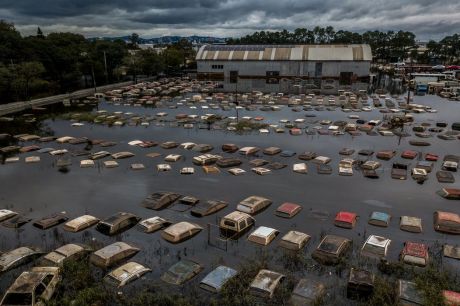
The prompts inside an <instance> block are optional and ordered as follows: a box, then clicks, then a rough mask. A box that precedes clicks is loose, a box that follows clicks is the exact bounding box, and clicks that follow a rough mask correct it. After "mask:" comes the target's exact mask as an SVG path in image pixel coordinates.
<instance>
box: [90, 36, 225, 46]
mask: <svg viewBox="0 0 460 306" xmlns="http://www.w3.org/2000/svg"><path fill="white" fill-rule="evenodd" d="M129 39H130V36H119V37H91V38H88V40H90V41H94V40H110V41H114V40H123V41H126V42H129ZM181 39H186V40H188V41H189V42H191V43H197V44H204V43H210V44H215V43H225V41H226V40H227V38H221V37H212V36H197V35H193V36H162V37H152V38H142V37H139V43H140V44H155V45H157V44H158V45H169V44H173V43H176V42H178V41H179V40H181Z"/></svg>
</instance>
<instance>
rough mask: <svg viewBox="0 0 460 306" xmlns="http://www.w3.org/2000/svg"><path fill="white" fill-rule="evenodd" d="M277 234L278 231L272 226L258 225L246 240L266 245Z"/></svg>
mask: <svg viewBox="0 0 460 306" xmlns="http://www.w3.org/2000/svg"><path fill="white" fill-rule="evenodd" d="M278 234H279V231H277V230H276V229H274V228H270V227H266V226H259V227H258V228H257V229H256V230H255V231H253V232H252V233H251V234H250V235H249V237H248V240H249V241H252V242H254V243H257V244H260V245H268V244H270V242H272V241H273V239H275V238H276V236H277V235H278Z"/></svg>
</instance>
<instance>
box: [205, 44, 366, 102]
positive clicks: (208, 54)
mask: <svg viewBox="0 0 460 306" xmlns="http://www.w3.org/2000/svg"><path fill="white" fill-rule="evenodd" d="M196 60H197V78H198V79H199V80H209V81H217V82H219V83H221V87H222V88H221V89H222V90H223V91H240V92H249V91H253V90H257V91H262V92H286V93H289V92H291V93H304V92H311V91H320V92H322V93H326V94H328V93H331V94H333V93H337V91H338V90H339V89H345V90H359V89H366V88H367V86H368V83H369V69H370V62H371V60H372V52H371V48H370V46H369V45H277V46H274V45H260V46H257V45H204V46H202V47H201V48H200V49H199V50H198V53H197V56H196Z"/></svg>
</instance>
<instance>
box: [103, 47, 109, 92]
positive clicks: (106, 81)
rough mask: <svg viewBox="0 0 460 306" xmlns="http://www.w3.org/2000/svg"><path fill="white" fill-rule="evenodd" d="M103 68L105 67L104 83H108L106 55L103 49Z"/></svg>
mask: <svg viewBox="0 0 460 306" xmlns="http://www.w3.org/2000/svg"><path fill="white" fill-rule="evenodd" d="M104 68H105V83H106V84H109V73H108V72H107V57H106V55H105V51H104Z"/></svg>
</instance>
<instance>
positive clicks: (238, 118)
mask: <svg viewBox="0 0 460 306" xmlns="http://www.w3.org/2000/svg"><path fill="white" fill-rule="evenodd" d="M235 109H236V123H239V122H240V117H239V113H238V75H237V76H236V93H235Z"/></svg>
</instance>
